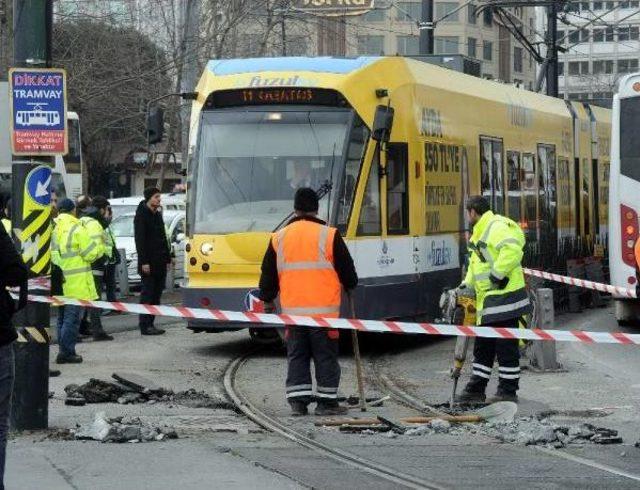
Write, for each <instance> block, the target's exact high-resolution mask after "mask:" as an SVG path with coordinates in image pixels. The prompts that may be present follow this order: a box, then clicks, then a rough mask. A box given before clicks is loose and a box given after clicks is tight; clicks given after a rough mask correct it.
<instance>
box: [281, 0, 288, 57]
mask: <svg viewBox="0 0 640 490" xmlns="http://www.w3.org/2000/svg"><path fill="white" fill-rule="evenodd" d="M286 4H287V0H282V17H281V19H280V32H281V34H282V56H287V30H286V27H285V16H284V14H285V8H286Z"/></svg>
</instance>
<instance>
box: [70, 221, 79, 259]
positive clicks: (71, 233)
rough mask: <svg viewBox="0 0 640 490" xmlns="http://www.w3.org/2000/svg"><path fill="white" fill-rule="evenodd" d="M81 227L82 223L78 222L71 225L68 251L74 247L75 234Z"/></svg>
mask: <svg viewBox="0 0 640 490" xmlns="http://www.w3.org/2000/svg"><path fill="white" fill-rule="evenodd" d="M79 227H80V225H79V224H78V223H76V224H75V225H73V226H72V227H71V230H69V235H67V251H69V250H71V249H72V248H73V234H74V233H75V232H76V230H77V229H78V228H79ZM67 253H68V252H67Z"/></svg>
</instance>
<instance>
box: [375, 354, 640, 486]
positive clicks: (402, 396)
mask: <svg viewBox="0 0 640 490" xmlns="http://www.w3.org/2000/svg"><path fill="white" fill-rule="evenodd" d="M378 362H379V359H374V360H373V361H371V366H372V370H373V375H374V382H375V383H376V384H378V386H379V387H381V388H384V389H386V390H387V391H388V392H389V394H390V395H391V398H394V399H395V400H396V402H398V403H401V404H402V405H405V406H406V407H408V408H411V409H413V410H417V411H418V412H422V413H426V414H428V415H434V414H435V415H444V414H445V413H446V412H443V411H442V410H439V409H437V408H435V407H432V406H431V405H428V404H426V403H424V402H422V401H421V400H419V399H418V398H416V397H415V396H413V395H412V394H411V393H409V392H407V391H406V390H405V389H404V388H401V387H400V386H398V385H397V384H395V383H394V382H393V381H392V380H391V379H390V378H389V377H388V376H387V375H386V374H384V373H383V372H382V371H381V370H380V369H379V367H378ZM533 449H534V450H536V451H539V452H541V453H544V454H547V455H549V456H553V457H556V458H558V459H564V460H567V461H572V462H574V463H578V464H581V465H584V466H588V467H590V468H594V469H597V470H600V471H604V472H606V473H609V474H612V475H615V476H619V477H623V478H628V479H630V480H634V481H637V482H640V475H637V474H635V473H630V472H628V471H625V470H622V469H620V468H616V467H614V466H610V465H608V464H604V463H599V462H597V461H593V460H591V459H588V458H585V457H583V456H576V455H574V454H571V453H568V452H562V451H560V450H558V449H553V450H552V449H548V448H546V447H540V446H534V447H533Z"/></svg>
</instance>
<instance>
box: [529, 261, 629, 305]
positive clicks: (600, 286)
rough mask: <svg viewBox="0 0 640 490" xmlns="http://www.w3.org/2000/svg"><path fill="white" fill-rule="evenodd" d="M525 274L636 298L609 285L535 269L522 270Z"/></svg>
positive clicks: (625, 289) (624, 290)
mask: <svg viewBox="0 0 640 490" xmlns="http://www.w3.org/2000/svg"><path fill="white" fill-rule="evenodd" d="M523 271H524V273H525V274H527V275H529V276H535V277H541V278H542V279H547V280H549V281H555V282H561V283H563V284H568V285H569V286H577V287H579V288H586V289H593V290H595V291H600V292H601V293H610V294H615V295H617V296H623V297H625V298H636V297H637V296H636V292H635V290H633V289H627V288H621V287H618V286H610V285H609V284H603V283H601V282H594V281H587V280H586V279H577V278H575V277H569V276H561V275H560V274H553V273H551V272H543V271H539V270H536V269H527V268H523Z"/></svg>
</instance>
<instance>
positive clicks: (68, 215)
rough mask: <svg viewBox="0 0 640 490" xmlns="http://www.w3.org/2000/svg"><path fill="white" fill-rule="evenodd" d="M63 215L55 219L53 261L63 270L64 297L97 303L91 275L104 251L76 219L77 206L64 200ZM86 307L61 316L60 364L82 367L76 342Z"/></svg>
mask: <svg viewBox="0 0 640 490" xmlns="http://www.w3.org/2000/svg"><path fill="white" fill-rule="evenodd" d="M58 211H59V213H60V214H59V215H58V217H57V218H56V219H55V226H54V229H53V235H52V243H51V260H52V262H53V263H54V264H55V265H57V266H58V267H60V269H61V270H62V276H63V280H64V282H63V285H62V290H63V293H64V296H66V297H69V298H73V299H82V300H89V301H91V300H95V299H97V298H98V294H97V292H96V286H95V283H94V280H93V274H92V273H91V264H92V262H94V261H95V260H97V259H98V258H99V257H100V255H101V254H104V249H103V248H100V247H99V246H98V245H97V244H96V242H95V241H94V240H92V239H91V237H90V236H89V232H88V231H87V230H86V228H85V227H84V226H83V225H82V223H81V222H80V220H79V219H78V218H77V217H76V215H75V204H74V203H73V201H72V200H71V199H63V200H62V201H61V202H60V203H59V204H58ZM81 314H82V307H81V306H76V305H70V304H67V305H65V307H64V312H63V313H62V314H61V315H59V316H58V344H59V346H60V350H59V354H58V357H57V359H56V362H57V363H58V364H65V363H80V362H82V357H81V356H79V355H77V354H76V349H75V347H76V341H77V337H78V328H79V327H80V316H81Z"/></svg>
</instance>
